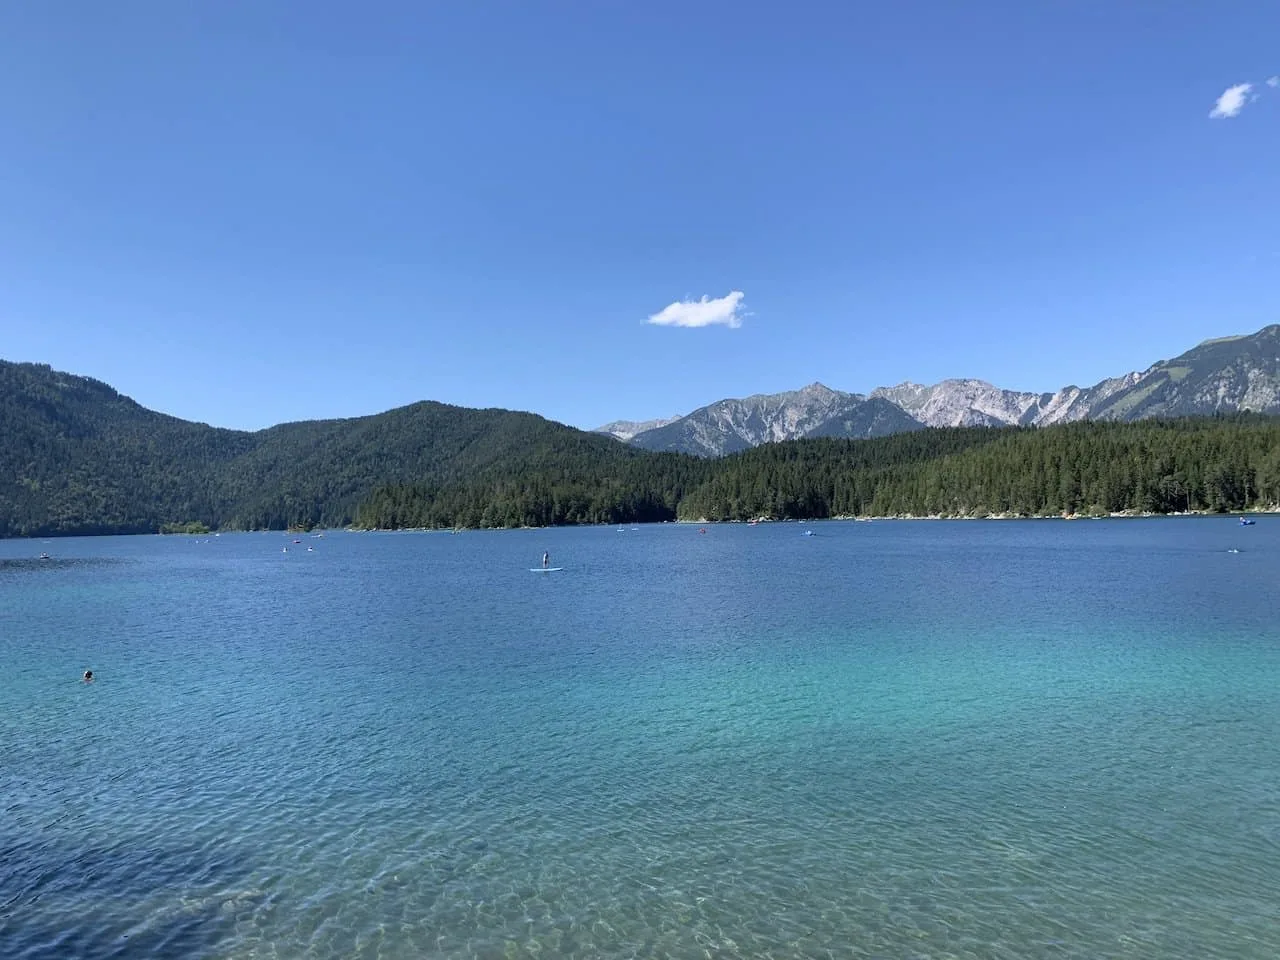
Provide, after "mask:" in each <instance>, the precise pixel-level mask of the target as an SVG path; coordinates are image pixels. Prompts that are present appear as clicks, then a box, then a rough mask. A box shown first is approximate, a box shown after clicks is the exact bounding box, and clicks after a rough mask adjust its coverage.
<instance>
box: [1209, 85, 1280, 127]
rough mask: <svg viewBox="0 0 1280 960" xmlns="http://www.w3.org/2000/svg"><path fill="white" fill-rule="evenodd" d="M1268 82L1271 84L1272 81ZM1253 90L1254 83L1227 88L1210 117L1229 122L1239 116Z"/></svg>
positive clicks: (1214, 106) (1211, 111)
mask: <svg viewBox="0 0 1280 960" xmlns="http://www.w3.org/2000/svg"><path fill="white" fill-rule="evenodd" d="M1267 82H1268V83H1270V81H1267ZM1251 90H1253V84H1252V83H1237V84H1236V85H1235V86H1234V87H1227V89H1226V90H1224V91H1223V92H1222V96H1220V97H1219V98H1218V102H1217V103H1215V104H1214V105H1213V109H1212V110H1210V111H1209V117H1210V118H1211V119H1213V120H1229V119H1230V118H1231V117H1234V116H1237V115H1238V114H1239V113H1240V111H1241V110H1243V109H1244V105H1245V104H1246V103H1248V102H1249V92H1250V91H1251Z"/></svg>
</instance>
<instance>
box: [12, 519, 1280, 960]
mask: <svg viewBox="0 0 1280 960" xmlns="http://www.w3.org/2000/svg"><path fill="white" fill-rule="evenodd" d="M802 529H803V528H802V527H799V526H797V525H794V524H785V525H781V524H780V525H761V526H760V527H755V528H751V527H745V526H736V527H725V526H715V527H711V528H709V532H708V533H707V534H706V535H701V534H699V533H698V532H697V528H693V527H688V526H665V527H643V528H641V529H639V530H636V531H631V530H627V531H625V532H623V533H618V532H617V531H616V530H615V529H613V528H594V529H585V530H555V531H512V532H504V533H466V534H463V535H461V536H450V535H448V534H385V535H381V534H370V535H359V534H344V533H340V532H335V533H330V534H328V535H327V536H326V537H325V538H324V539H310V538H307V539H305V540H304V543H303V544H301V545H296V546H295V545H293V544H292V543H289V547H290V552H289V553H287V554H285V553H282V552H281V545H282V544H283V543H288V541H289V539H290V538H285V537H282V536H281V535H279V534H271V535H263V534H246V535H236V536H223V537H219V538H216V539H212V538H211V539H209V540H208V541H207V542H203V543H196V542H193V541H192V539H191V538H176V537H171V538H159V537H142V538H111V539H91V540H74V541H54V542H52V543H48V544H41V543H38V542H30V541H29V542H20V541H9V542H0V957H5V958H45V957H50V958H53V957H58V958H62V957H83V958H98V957H315V958H329V957H381V958H395V957H526V956H527V957H543V958H548V957H661V956H671V957H690V958H705V957H777V958H782V957H813V956H828V955H831V956H839V957H892V958H898V957H904V958H905V957H910V958H925V957H928V958H935V957H936V958H942V957H948V958H956V957H963V958H1038V957H1090V958H1107V957H1124V958H1135V957H1143V958H1145V957H1188V958H1189V957H1196V958H1208V957H1231V958H1236V960H1248V958H1267V960H1274V958H1275V957H1276V956H1280V896H1278V895H1277V891H1280V621H1278V620H1277V611H1280V519H1273V518H1263V519H1261V520H1259V522H1258V525H1257V526H1256V527H1251V528H1241V527H1239V526H1238V525H1236V524H1235V523H1234V521H1232V520H1229V519H1171V520H1123V521H1098V522H1094V521H1079V522H1075V523H1067V522H1060V521H1058V522H1054V521H1047V522H1036V521H1027V522H990V523H978V522H972V523H963V522H958V523H942V522H937V523H934V522H916V523H911V522H899V523H891V522H876V523H870V524H866V523H825V524H816V525H813V527H812V529H814V530H815V531H816V532H817V534H818V535H817V536H814V537H812V538H806V537H802V536H800V533H801V530H802ZM307 545H311V546H314V547H315V551H314V552H311V553H307V552H305V547H306V546H307ZM1230 547H1238V548H1240V549H1241V550H1242V551H1243V552H1241V553H1238V554H1233V553H1228V552H1227V550H1228V548H1230ZM544 549H549V550H550V551H551V554H552V559H553V561H554V562H555V564H557V565H563V566H564V567H565V568H566V569H565V570H564V572H562V573H557V574H548V575H541V574H538V575H534V574H530V573H529V572H528V568H529V567H530V566H533V565H535V564H536V563H537V561H538V559H539V558H540V556H541V553H542V551H543V550H544ZM41 550H47V551H49V552H51V553H52V554H53V555H54V562H52V563H44V564H40V563H37V562H34V561H31V560H30V558H31V557H33V556H35V555H37V554H38V553H39V552H40V551H41ZM86 667H92V668H93V669H94V670H95V671H96V672H97V674H98V677H99V679H98V680H97V682H95V683H93V684H91V685H85V684H82V683H80V682H79V681H78V677H79V675H80V673H81V671H82V670H84V669H85V668H86Z"/></svg>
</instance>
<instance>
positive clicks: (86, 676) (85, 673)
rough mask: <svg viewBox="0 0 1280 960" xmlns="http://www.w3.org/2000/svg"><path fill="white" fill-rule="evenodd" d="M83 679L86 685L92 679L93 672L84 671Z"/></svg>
mask: <svg viewBox="0 0 1280 960" xmlns="http://www.w3.org/2000/svg"><path fill="white" fill-rule="evenodd" d="M84 679H85V682H86V683H87V682H88V681H90V680H92V679H93V671H92V670H86V671H85V672H84Z"/></svg>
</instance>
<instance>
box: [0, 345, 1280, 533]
mask: <svg viewBox="0 0 1280 960" xmlns="http://www.w3.org/2000/svg"><path fill="white" fill-rule="evenodd" d="M1277 503H1280V419H1276V418H1267V417H1262V416H1256V415H1248V414H1241V415H1232V416H1220V417H1212V418H1199V419H1182V420H1145V421H1140V422H1136V423H1113V422H1094V423H1075V424H1070V425H1065V426H1055V427H1046V428H1040V429H1035V428H1004V429H996V428H954V429H926V430H918V431H915V432H910V433H901V434H896V435H893V436H889V437H883V438H878V439H872V440H835V439H813V440H797V441H791V442H786V443H777V444H767V445H765V446H761V447H756V448H754V449H751V450H747V451H744V452H742V453H738V454H734V455H732V456H728V457H724V458H721V459H711V460H709V459H699V458H696V457H691V456H687V455H683V454H674V453H651V452H648V451H644V450H640V449H638V448H636V447H631V446H627V445H625V444H623V443H621V442H619V441H617V440H614V439H613V438H610V437H605V436H601V435H598V434H593V433H585V432H583V431H581V430H575V429H573V428H571V427H567V426H564V425H563V424H558V423H553V422H551V421H548V420H545V419H543V418H542V417H538V416H534V415H533V414H527V413H513V412H511V411H507V410H469V409H464V408H460V407H450V406H446V405H444V404H439V403H417V404H413V405H411V406H408V407H401V408H398V409H396V410H390V411H388V412H386V413H382V414H378V415H376V416H370V417H358V418H353V419H348V420H324V421H308V422H303V423H291V424H282V425H280V426H277V427H272V428H270V429H268V430H261V431H257V432H245V431H236V430H222V429H217V428H214V427H209V426H206V425H205V424H200V423H191V422H188V421H184V420H180V419H178V418H176V417H169V416H165V415H163V414H159V413H155V412H153V411H150V410H147V409H145V408H143V407H141V406H139V405H138V404H137V403H135V402H134V401H132V400H130V399H129V398H127V397H124V396H122V395H120V394H118V393H117V392H116V391H115V390H113V389H112V388H111V387H109V386H107V385H106V384H103V383H100V382H98V381H96V380H90V379H88V378H85V377H76V376H72V375H69V374H62V373H58V372H56V371H53V370H50V369H49V368H48V367H45V366H39V365H34V364H12V363H5V362H2V361H0V536H36V535H39V536H50V535H66V534H93V533H154V532H157V531H160V530H170V531H183V530H200V529H205V528H208V529H222V530H245V529H284V528H285V527H290V526H293V527H304V528H305V527H311V526H345V525H348V524H351V523H355V524H357V525H359V526H363V527H367V528H403V527H431V528H437V527H511V526H544V525H554V524H581V523H627V522H643V521H660V520H676V519H681V520H704V519H705V520H746V519H752V518H756V517H769V518H775V519H793V518H821V517H833V516H855V517H856V516H902V515H911V516H986V515H990V514H1008V515H1057V514H1082V513H1093V514H1106V513H1115V512H1121V511H1131V512H1150V513H1170V512H1178V511H1188V510H1190V511H1200V510H1204V511H1236V510H1246V509H1253V508H1259V507H1272V506H1275V505H1276V504H1277Z"/></svg>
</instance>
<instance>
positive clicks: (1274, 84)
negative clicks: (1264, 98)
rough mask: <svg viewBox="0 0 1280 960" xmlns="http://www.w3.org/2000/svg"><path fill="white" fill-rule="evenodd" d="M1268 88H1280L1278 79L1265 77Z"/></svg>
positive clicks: (1279, 79)
mask: <svg viewBox="0 0 1280 960" xmlns="http://www.w3.org/2000/svg"><path fill="white" fill-rule="evenodd" d="M1267 86H1268V87H1280V77H1267Z"/></svg>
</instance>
